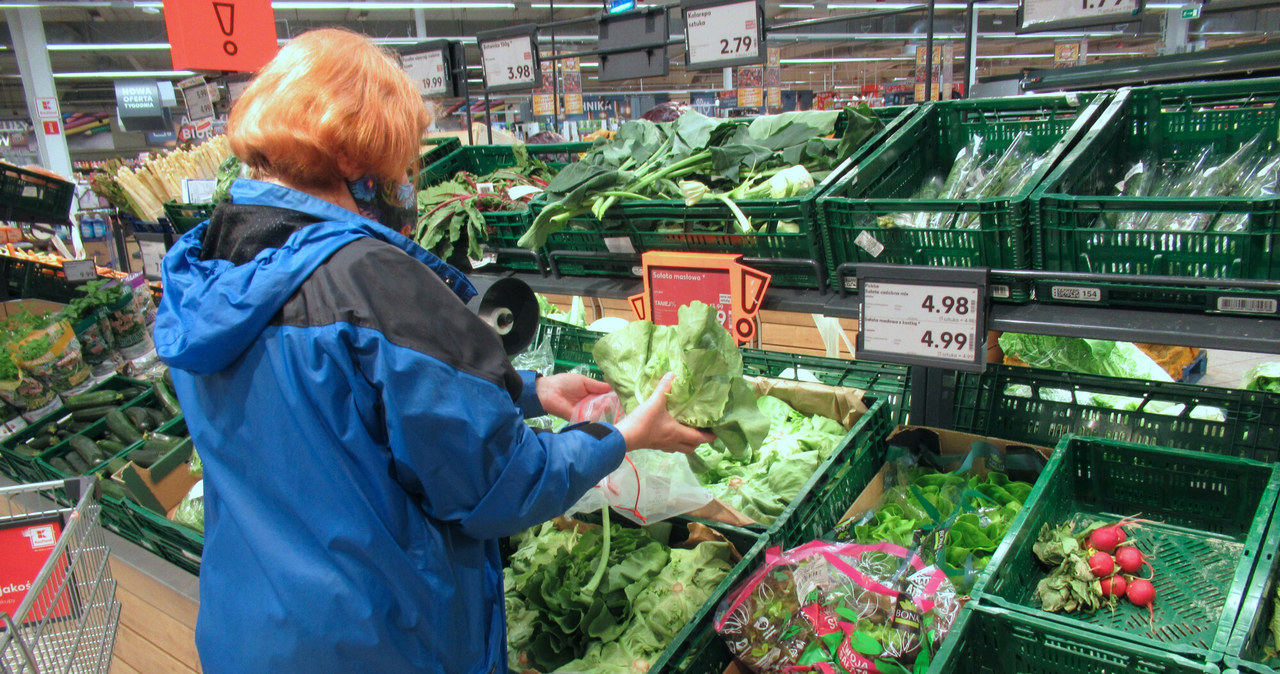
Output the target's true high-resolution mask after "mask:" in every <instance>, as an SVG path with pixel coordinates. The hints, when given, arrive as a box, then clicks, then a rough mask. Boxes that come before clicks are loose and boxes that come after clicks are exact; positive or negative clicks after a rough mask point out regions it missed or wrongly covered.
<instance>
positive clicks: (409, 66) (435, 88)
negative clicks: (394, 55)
mask: <svg viewBox="0 0 1280 674" xmlns="http://www.w3.org/2000/svg"><path fill="white" fill-rule="evenodd" d="M402 60H403V62H404V70H405V72H407V73H409V78H410V79H412V80H413V82H414V84H416V85H418V93H419V94H421V95H423V96H441V95H444V94H447V93H448V92H449V78H448V73H446V72H445V70H444V52H442V51H439V50H436V51H428V52H423V53H421V54H407V55H405V56H404V57H402Z"/></svg>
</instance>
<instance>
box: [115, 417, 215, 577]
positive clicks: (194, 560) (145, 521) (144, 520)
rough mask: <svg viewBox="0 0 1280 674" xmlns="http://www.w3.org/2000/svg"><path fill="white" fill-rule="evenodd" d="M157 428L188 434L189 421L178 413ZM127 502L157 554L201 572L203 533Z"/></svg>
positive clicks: (165, 432) (167, 431)
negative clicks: (187, 422)
mask: <svg viewBox="0 0 1280 674" xmlns="http://www.w3.org/2000/svg"><path fill="white" fill-rule="evenodd" d="M157 431H158V432H160V433H164V434H166V435H173V436H177V437H185V436H186V435H187V424H186V420H185V419H184V418H183V417H182V416H181V415H179V416H177V417H175V418H173V419H171V420H169V422H168V423H166V424H165V425H163V426H161V427H160V428H159V429H157ZM178 470H182V469H181V468H180V469H178ZM126 505H127V506H128V508H129V511H130V513H131V514H132V516H133V518H134V520H135V521H136V522H137V523H138V525H139V528H140V529H141V531H142V537H143V539H144V540H146V541H147V543H148V544H149V545H150V547H151V548H152V549H154V550H155V551H156V554H158V555H159V556H160V557H161V558H163V559H165V560H167V561H169V562H171V563H172V564H174V565H176V566H178V567H180V568H182V569H185V570H187V571H190V572H191V573H194V574H196V575H200V560H201V557H202V556H203V554H204V534H203V533H201V532H199V531H196V530H195V529H192V528H191V527H188V526H186V525H184V524H178V523H177V522H174V521H173V520H170V519H168V518H166V517H165V516H164V515H161V514H159V513H155V512H152V511H151V510H148V509H147V508H144V507H142V506H140V505H138V504H137V503H134V502H133V501H129V502H127V503H126Z"/></svg>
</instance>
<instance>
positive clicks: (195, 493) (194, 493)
mask: <svg viewBox="0 0 1280 674" xmlns="http://www.w3.org/2000/svg"><path fill="white" fill-rule="evenodd" d="M173 521H174V522H177V523H178V524H185V525H187V526H189V527H191V528H192V529H195V530H196V531H199V532H200V533H204V480H201V481H199V482H197V483H196V484H195V486H193V487H192V488H191V491H189V492H187V495H186V497H185V498H183V499H182V503H179V504H178V508H177V509H176V510H174V511H173Z"/></svg>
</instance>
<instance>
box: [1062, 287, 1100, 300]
mask: <svg viewBox="0 0 1280 674" xmlns="http://www.w3.org/2000/svg"><path fill="white" fill-rule="evenodd" d="M1051 294H1052V295H1053V299H1055V300H1071V301H1074V302H1101V301H1102V290H1101V289H1099V288H1077V287H1075V286H1054V287H1053V290H1052V291H1051Z"/></svg>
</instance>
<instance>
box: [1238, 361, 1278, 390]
mask: <svg viewBox="0 0 1280 674" xmlns="http://www.w3.org/2000/svg"><path fill="white" fill-rule="evenodd" d="M1240 388H1243V389H1245V390H1246V391H1268V392H1270V393H1280V362H1270V363H1262V364H1260V365H1258V366H1257V367H1255V368H1253V369H1252V370H1249V371H1248V372H1246V373H1245V375H1244V383H1243V384H1242V385H1241V386H1240Z"/></svg>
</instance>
